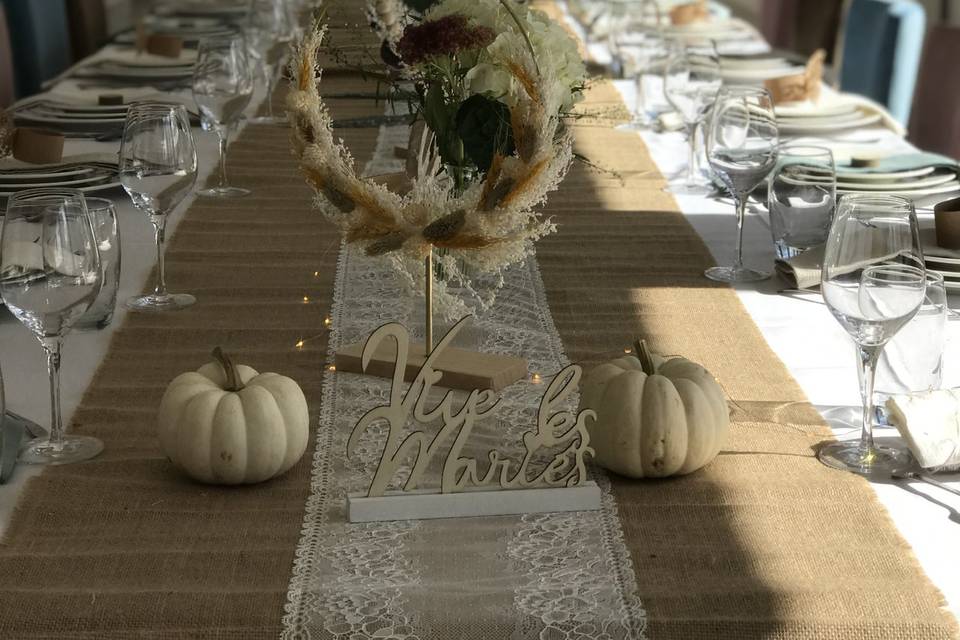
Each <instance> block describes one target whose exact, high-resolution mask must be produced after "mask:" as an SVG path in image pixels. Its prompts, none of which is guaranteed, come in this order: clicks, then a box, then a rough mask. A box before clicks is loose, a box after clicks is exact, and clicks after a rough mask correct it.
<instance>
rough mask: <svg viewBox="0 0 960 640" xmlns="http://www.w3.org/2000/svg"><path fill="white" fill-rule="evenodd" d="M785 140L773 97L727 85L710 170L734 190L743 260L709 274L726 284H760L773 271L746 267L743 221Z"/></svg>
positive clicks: (716, 114) (714, 125) (717, 109)
mask: <svg viewBox="0 0 960 640" xmlns="http://www.w3.org/2000/svg"><path fill="white" fill-rule="evenodd" d="M779 144H780V136H779V134H778V131H777V118H776V116H775V115H774V113H773V99H772V98H771V97H770V94H769V93H767V91H766V89H762V88H759V87H725V88H724V89H722V90H721V91H720V93H719V94H718V95H717V102H716V104H715V105H714V107H713V116H712V118H711V121H710V129H709V131H708V132H707V159H708V160H709V162H710V167H711V168H712V169H713V170H714V172H715V173H716V174H717V176H718V177H719V178H720V180H721V182H723V184H724V186H725V187H726V188H727V189H728V190H729V191H730V194H731V195H732V196H733V199H734V207H735V209H736V213H737V257H736V261H735V262H734V263H733V266H730V267H712V268H710V269H707V270H706V272H705V273H704V275H706V276H707V277H708V278H710V279H711V280H717V281H720V282H756V281H758V280H765V279H767V278H769V277H770V274H769V273H764V272H762V271H756V270H754V269H749V268H747V267H744V266H743V218H744V215H745V214H746V209H747V198H748V196H749V195H750V192H751V191H753V190H754V189H755V188H756V187H757V185H759V184H760V183H761V182H763V181H764V179H766V177H767V174H769V173H770V170H771V169H773V167H774V165H775V164H776V162H777V148H778V146H779Z"/></svg>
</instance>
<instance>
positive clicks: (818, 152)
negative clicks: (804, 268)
mask: <svg viewBox="0 0 960 640" xmlns="http://www.w3.org/2000/svg"><path fill="white" fill-rule="evenodd" d="M836 200H837V174H836V169H835V167H834V163H833V154H832V153H831V152H830V150H829V149H826V148H824V147H812V146H807V145H792V144H788V145H784V146H781V147H780V154H779V157H778V159H777V165H776V167H775V168H774V170H773V173H772V174H771V175H770V184H769V187H768V188H767V210H768V211H769V212H770V232H771V233H772V234H773V243H774V245H775V247H776V251H777V257H778V258H782V259H787V258H792V257H794V256H796V255H798V254H799V253H801V252H802V251H804V250H806V249H809V248H810V247H816V246H819V245H821V244H823V243H824V242H826V241H827V233H828V232H829V231H830V223H831V222H832V221H833V212H834V207H835V205H836Z"/></svg>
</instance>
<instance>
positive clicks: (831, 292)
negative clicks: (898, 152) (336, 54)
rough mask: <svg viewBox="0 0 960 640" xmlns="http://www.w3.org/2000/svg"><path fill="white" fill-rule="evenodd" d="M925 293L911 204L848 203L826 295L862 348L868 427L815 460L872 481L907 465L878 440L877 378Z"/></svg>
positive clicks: (836, 235) (869, 199) (900, 452)
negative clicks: (879, 366) (885, 350)
mask: <svg viewBox="0 0 960 640" xmlns="http://www.w3.org/2000/svg"><path fill="white" fill-rule="evenodd" d="M925 289H926V274H925V270H924V265H923V252H922V250H921V248H920V232H919V228H918V225H917V216H916V213H915V212H914V208H913V204H912V203H911V202H910V201H909V200H906V199H905V198H901V197H897V196H891V195H871V194H849V195H845V196H844V197H842V198H841V199H840V201H839V203H838V204H837V212H836V216H835V217H834V220H833V224H832V225H831V226H830V234H829V235H828V237H827V244H826V248H825V250H824V258H823V269H822V272H821V287H820V290H821V292H822V294H823V300H824V302H825V303H826V305H827V307H828V308H829V309H830V312H831V313H833V316H834V317H835V318H836V319H837V321H838V322H839V323H840V325H841V326H842V327H843V328H844V329H846V331H847V333H849V334H850V336H851V337H852V338H853V341H854V343H855V344H856V347H857V353H858V356H859V357H858V358H857V361H858V365H859V366H860V367H861V376H860V382H861V384H860V393H861V395H862V399H863V428H862V430H861V435H860V440H859V441H852V442H851V441H841V442H831V443H829V444H825V445H823V446H822V447H821V448H820V450H819V452H818V454H817V457H818V458H820V460H821V461H822V462H823V463H824V464H826V465H828V466H831V467H834V468H837V469H846V470H849V471H853V472H855V473H860V474H864V475H872V474H876V473H885V474H889V473H890V472H891V471H892V470H893V469H896V468H902V467H904V466H906V464H907V463H908V462H909V453H908V452H907V451H906V450H904V449H902V448H896V447H892V446H880V445H877V444H875V443H874V442H873V420H872V418H873V415H874V411H873V388H874V374H875V372H876V368H877V362H878V361H879V359H880V355H881V353H882V351H883V347H884V345H886V344H887V342H888V341H889V340H890V339H891V338H892V337H893V336H894V335H896V333H897V332H898V331H900V329H901V328H903V326H904V325H906V324H907V323H908V322H909V321H910V319H911V318H912V317H913V316H914V314H916V312H917V309H919V308H920V305H921V303H922V302H923V298H924V290H925Z"/></svg>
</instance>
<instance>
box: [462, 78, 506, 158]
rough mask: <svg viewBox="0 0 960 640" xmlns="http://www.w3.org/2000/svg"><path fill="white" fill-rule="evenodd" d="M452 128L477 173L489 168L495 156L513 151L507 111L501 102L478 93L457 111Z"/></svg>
mask: <svg viewBox="0 0 960 640" xmlns="http://www.w3.org/2000/svg"><path fill="white" fill-rule="evenodd" d="M456 127H457V134H458V135H459V136H460V139H461V140H462V141H463V150H464V153H465V154H466V156H467V157H468V158H469V159H470V160H471V161H472V162H473V163H474V164H475V165H476V166H477V168H478V169H480V171H487V170H488V169H490V163H491V162H492V161H493V156H494V154H495V153H498V152H499V153H500V154H502V155H510V154H512V153H513V152H514V144H513V129H512V128H511V127H510V109H509V108H507V105H505V104H503V103H502V102H498V101H496V100H493V99H492V98H488V97H487V96H485V95H482V94H477V95H474V96H471V97H470V98H468V99H467V100H465V101H464V102H463V104H461V105H460V108H459V109H458V110H457V117H456Z"/></svg>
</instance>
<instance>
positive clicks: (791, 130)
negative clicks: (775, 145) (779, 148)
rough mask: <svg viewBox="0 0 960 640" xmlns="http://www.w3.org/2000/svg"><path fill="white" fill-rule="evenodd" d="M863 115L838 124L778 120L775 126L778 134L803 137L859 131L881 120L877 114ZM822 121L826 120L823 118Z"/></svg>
mask: <svg viewBox="0 0 960 640" xmlns="http://www.w3.org/2000/svg"><path fill="white" fill-rule="evenodd" d="M861 113H862V114H863V115H862V116H861V117H859V118H856V119H853V120H841V121H839V122H832V121H828V122H824V123H822V124H807V125H791V124H790V122H789V121H783V120H779V121H778V122H777V126H778V127H779V129H780V133H782V134H787V135H805V134H808V133H829V132H831V131H843V130H845V129H859V128H861V127H869V126H871V125H874V124H877V123H878V122H880V120H881V117H882V116H881V115H880V114H879V113H866V112H861ZM824 120H828V119H827V118H824Z"/></svg>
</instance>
